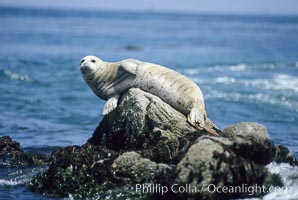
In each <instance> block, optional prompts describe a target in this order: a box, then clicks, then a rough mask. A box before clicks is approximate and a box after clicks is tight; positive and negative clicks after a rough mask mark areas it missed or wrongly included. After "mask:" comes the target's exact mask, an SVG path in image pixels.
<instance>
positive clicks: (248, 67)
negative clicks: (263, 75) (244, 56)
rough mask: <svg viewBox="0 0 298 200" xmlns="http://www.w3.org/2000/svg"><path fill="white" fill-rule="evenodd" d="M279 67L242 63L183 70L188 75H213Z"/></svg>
mask: <svg viewBox="0 0 298 200" xmlns="http://www.w3.org/2000/svg"><path fill="white" fill-rule="evenodd" d="M276 67H277V65H276V64H273V63H263V64H245V63H240V64H238V65H214V66H207V67H198V68H187V69H183V70H182V73H184V74H186V75H190V76H192V75H197V74H201V73H212V72H228V71H231V72H244V71H248V70H273V69H275V68H276Z"/></svg>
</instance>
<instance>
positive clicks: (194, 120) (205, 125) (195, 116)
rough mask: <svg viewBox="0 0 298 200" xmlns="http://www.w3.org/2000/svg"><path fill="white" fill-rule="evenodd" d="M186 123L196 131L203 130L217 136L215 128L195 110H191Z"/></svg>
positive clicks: (217, 132) (217, 131)
mask: <svg viewBox="0 0 298 200" xmlns="http://www.w3.org/2000/svg"><path fill="white" fill-rule="evenodd" d="M187 121H188V122H189V123H190V124H191V125H192V126H193V127H195V128H196V129H198V130H205V131H207V132H208V133H210V134H212V135H214V136H219V132H220V131H219V130H218V129H217V128H216V126H215V124H214V123H213V122H211V121H210V120H209V119H208V118H207V117H206V116H205V115H203V116H202V114H201V113H200V112H198V111H196V110H195V109H192V110H191V112H190V113H189V115H188V116H187Z"/></svg>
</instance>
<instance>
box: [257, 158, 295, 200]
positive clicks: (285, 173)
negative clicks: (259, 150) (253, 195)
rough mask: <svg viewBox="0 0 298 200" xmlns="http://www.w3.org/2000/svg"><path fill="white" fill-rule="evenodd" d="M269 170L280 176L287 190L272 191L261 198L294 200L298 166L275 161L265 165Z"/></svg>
mask: <svg viewBox="0 0 298 200" xmlns="http://www.w3.org/2000/svg"><path fill="white" fill-rule="evenodd" d="M267 169H268V171H269V172H271V173H274V174H279V175H280V176H281V178H282V181H283V184H284V187H286V188H288V189H289V190H288V191H287V192H272V193H269V194H267V195H265V196H264V197H263V200H284V199H288V200H296V199H298V168H297V166H291V165H289V164H287V163H280V164H277V163H275V162H272V163H270V164H269V165H267Z"/></svg>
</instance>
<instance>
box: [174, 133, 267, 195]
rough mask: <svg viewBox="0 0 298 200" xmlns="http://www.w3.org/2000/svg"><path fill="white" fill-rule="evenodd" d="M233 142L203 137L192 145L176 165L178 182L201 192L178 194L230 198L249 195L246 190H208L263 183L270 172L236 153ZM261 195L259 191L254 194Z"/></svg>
mask: <svg viewBox="0 0 298 200" xmlns="http://www.w3.org/2000/svg"><path fill="white" fill-rule="evenodd" d="M233 142H234V141H231V140H229V139H225V138H221V139H218V138H215V137H211V136H204V137H201V138H199V139H198V141H197V142H196V143H195V144H193V145H192V146H191V147H190V148H189V150H188V152H187V153H186V155H185V156H184V157H183V159H182V160H181V161H180V163H179V164H178V165H177V169H176V172H177V178H176V180H175V182H176V183H179V185H182V186H183V185H187V184H190V185H191V186H192V187H195V188H199V190H200V189H201V188H202V192H197V193H189V194H180V195H181V196H184V197H186V196H188V197H192V198H198V199H230V198H244V197H251V196H249V195H248V193H245V192H243V193H232V192H230V193H217V192H210V191H213V190H214V188H215V187H216V188H222V187H223V186H227V187H229V186H240V187H241V186H242V185H244V184H245V185H247V186H253V185H256V184H257V185H264V183H265V180H267V179H266V178H267V177H268V176H270V174H269V173H268V171H267V170H266V168H265V167H264V165H260V164H258V163H256V162H253V161H251V160H249V159H246V158H245V157H242V156H240V155H237V154H236V153H235V152H234V151H233V149H232V148H229V147H228V146H226V145H229V146H230V147H232V146H233ZM254 195H260V194H254Z"/></svg>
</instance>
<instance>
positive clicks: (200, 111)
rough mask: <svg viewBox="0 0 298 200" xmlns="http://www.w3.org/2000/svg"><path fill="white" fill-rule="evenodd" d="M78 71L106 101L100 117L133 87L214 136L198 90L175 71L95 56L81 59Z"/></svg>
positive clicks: (136, 61)
mask: <svg viewBox="0 0 298 200" xmlns="http://www.w3.org/2000/svg"><path fill="white" fill-rule="evenodd" d="M80 70H81V72H82V75H83V77H84V79H85V81H86V83H87V84H88V86H89V87H90V88H91V89H92V91H93V92H94V93H95V94H96V95H97V96H98V97H100V98H101V99H104V100H106V101H107V102H106V104H105V106H104V109H103V115H107V114H108V113H110V112H111V111H112V110H113V109H115V108H116V107H117V102H118V99H119V97H121V95H122V94H123V93H124V92H125V91H127V90H128V89H129V88H133V87H135V88H139V89H141V90H143V91H145V92H148V93H151V94H153V95H155V96H158V97H159V98H160V99H162V100H163V101H164V102H166V103H168V104H169V105H170V106H172V107H173V108H174V109H176V110H178V111H179V112H181V113H183V114H184V115H185V116H186V117H187V121H188V122H189V123H190V124H191V125H193V126H195V127H196V128H198V129H201V130H202V129H205V130H207V131H209V132H211V133H213V134H215V135H216V131H214V129H210V128H208V127H206V126H205V122H206V120H207V115H206V111H205V105H204V98H203V95H202V92H201V90H200V88H199V87H198V86H197V85H196V84H195V83H194V82H193V81H191V80H190V79H188V78H186V77H185V76H183V75H181V74H179V73H178V72H176V71H174V70H171V69H169V68H166V67H163V66H161V65H157V64H153V63H149V62H142V61H139V60H134V59H127V60H122V61H119V62H105V61H103V60H101V59H100V58H98V57H96V56H86V57H84V58H83V59H82V60H81V63H80Z"/></svg>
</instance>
